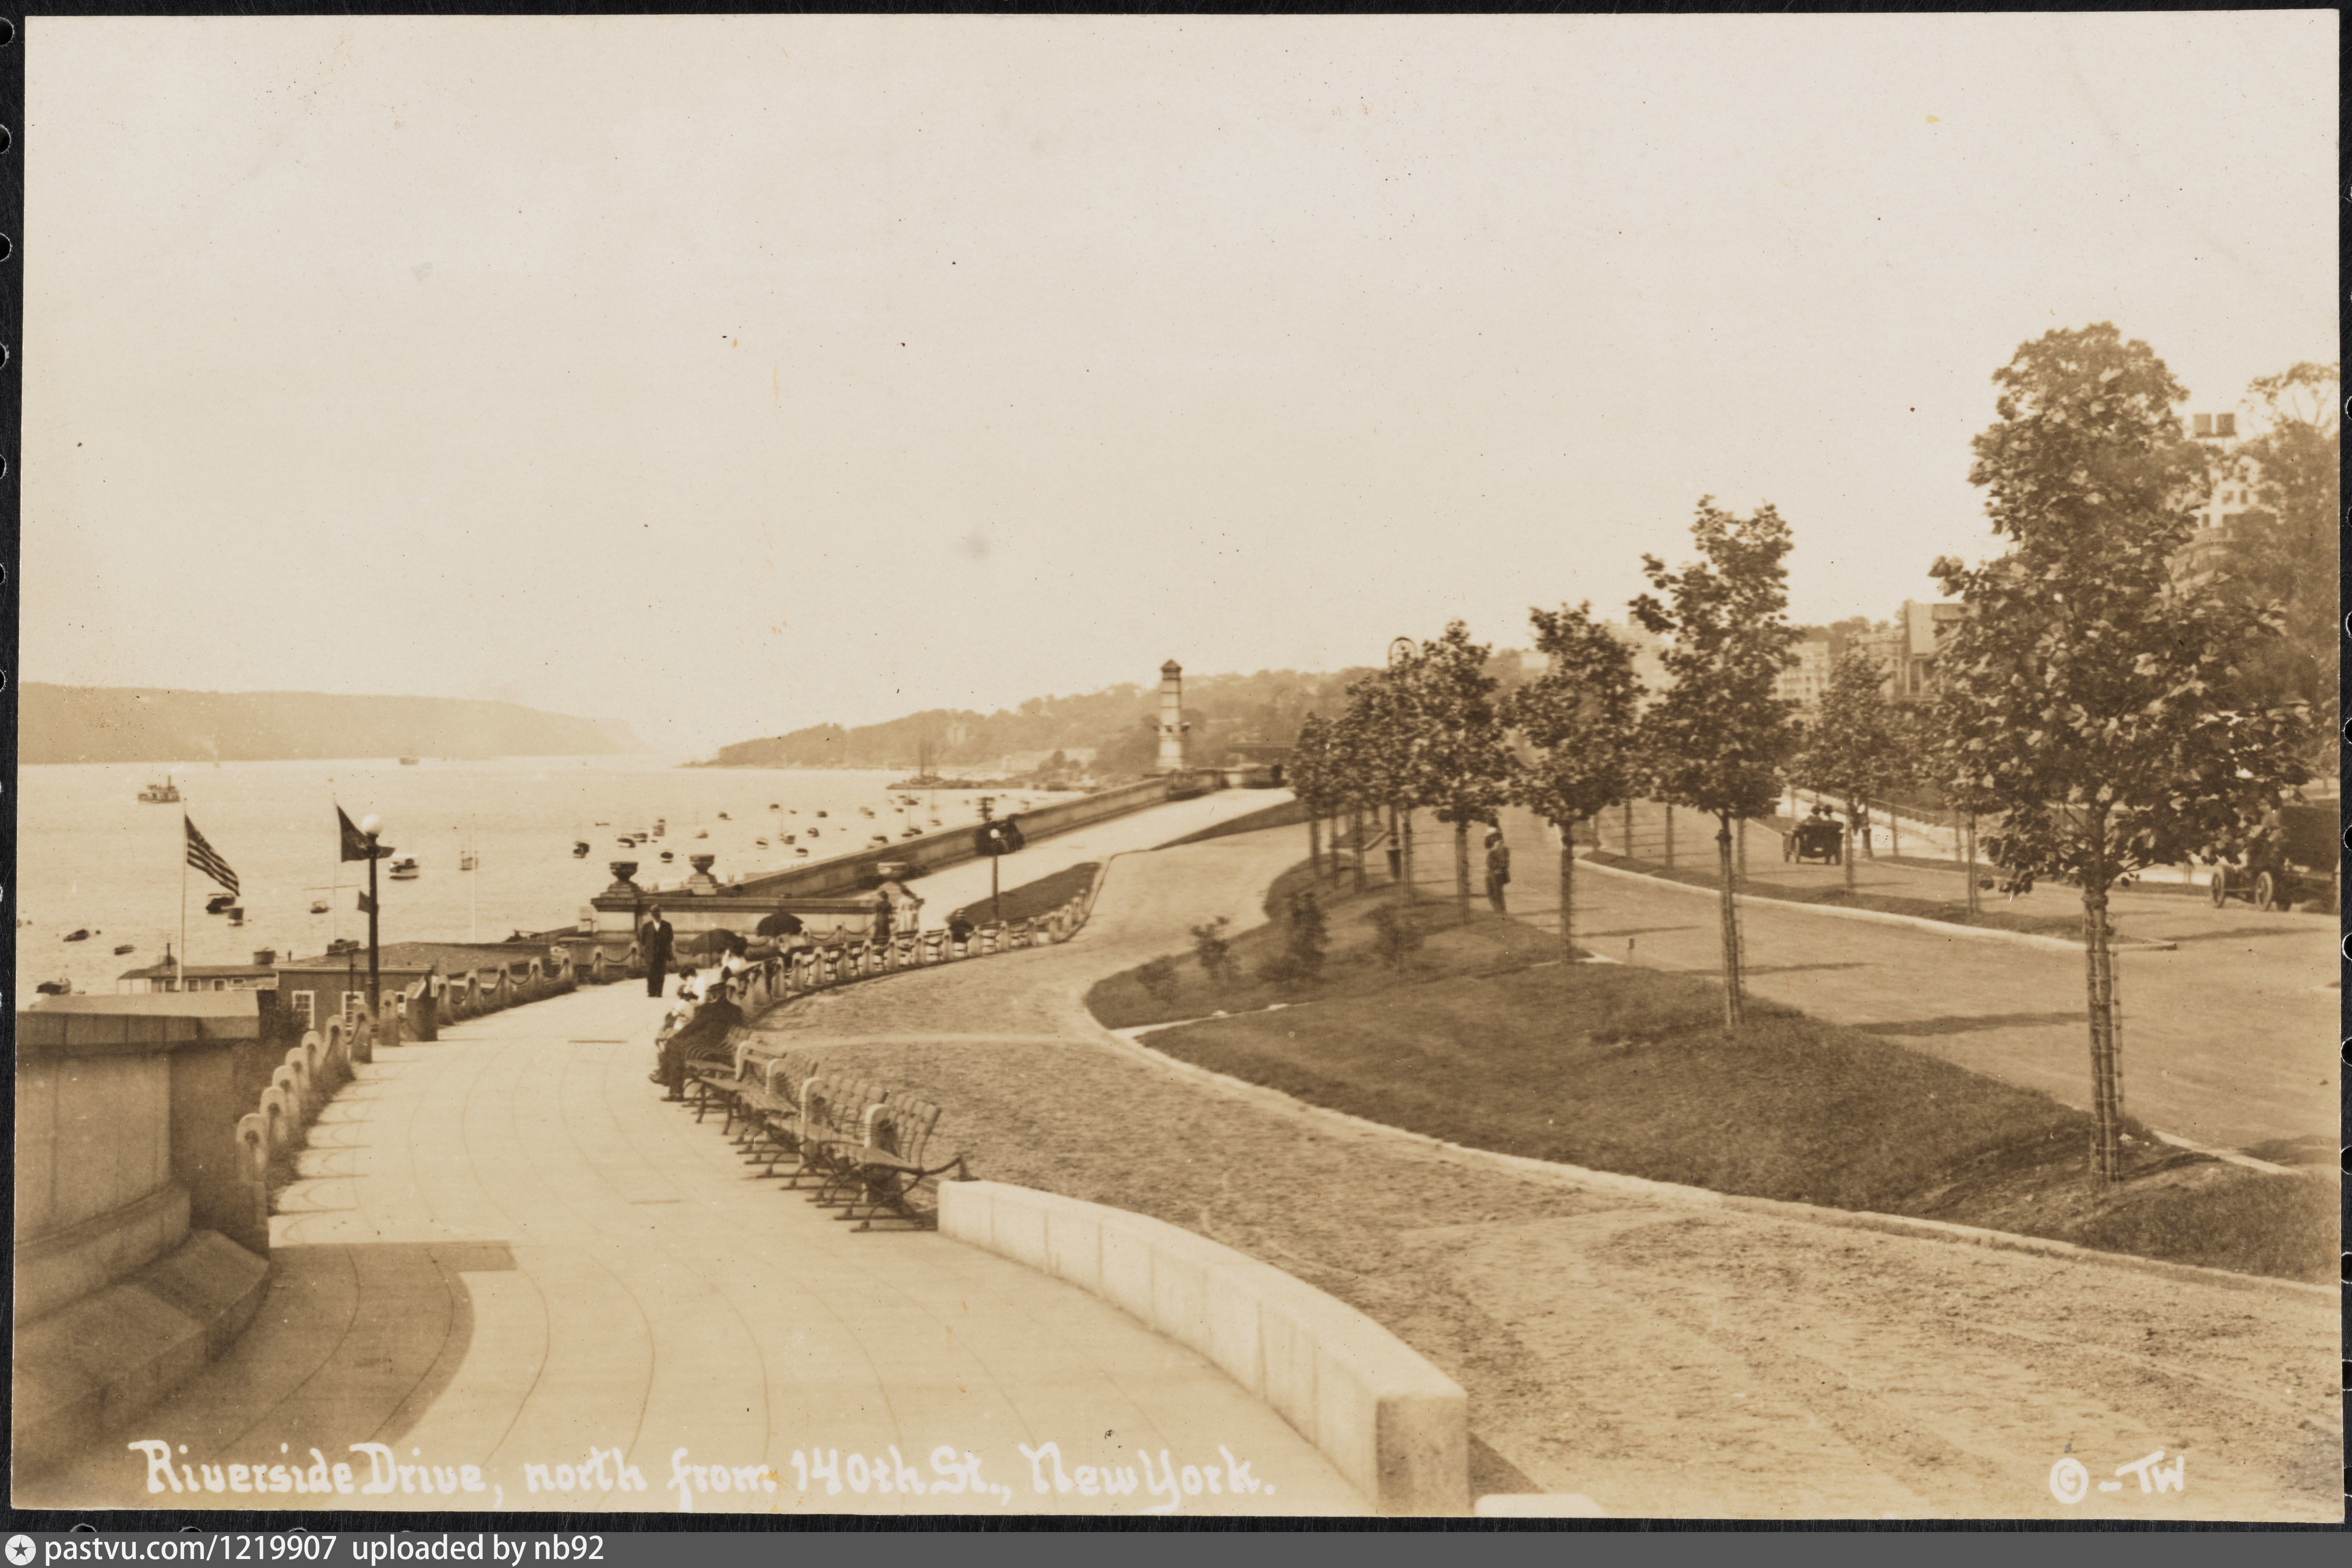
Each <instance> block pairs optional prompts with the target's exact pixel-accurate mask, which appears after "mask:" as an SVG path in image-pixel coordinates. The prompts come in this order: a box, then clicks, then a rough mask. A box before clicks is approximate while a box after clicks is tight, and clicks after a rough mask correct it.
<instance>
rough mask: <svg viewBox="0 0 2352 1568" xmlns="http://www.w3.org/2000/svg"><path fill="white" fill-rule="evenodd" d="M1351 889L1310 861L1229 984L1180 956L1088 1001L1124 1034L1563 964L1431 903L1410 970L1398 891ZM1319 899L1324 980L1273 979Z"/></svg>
mask: <svg viewBox="0 0 2352 1568" xmlns="http://www.w3.org/2000/svg"><path fill="white" fill-rule="evenodd" d="M1344 887H1345V884H1342V883H1332V882H1323V881H1318V879H1316V878H1315V876H1314V874H1313V873H1312V871H1311V870H1310V869H1309V868H1307V865H1306V864H1305V862H1303V861H1302V862H1301V863H1300V864H1298V865H1297V866H1294V867H1292V868H1290V869H1289V870H1287V871H1285V872H1284V873H1283V874H1282V875H1281V876H1280V877H1279V878H1277V879H1276V880H1275V882H1274V885H1273V887H1271V888H1270V889H1267V892H1266V897H1265V911H1266V914H1267V916H1268V917H1269V918H1270V919H1272V920H1273V921H1274V924H1272V925H1269V926H1261V927H1259V928H1258V929H1256V930H1255V931H1246V932H1244V933H1243V934H1242V935H1241V936H1238V937H1234V938H1232V939H1231V943H1232V948H1233V959H1234V963H1233V966H1232V968H1231V970H1230V971H1229V973H1228V977H1227V978H1226V979H1223V980H1222V981H1221V980H1219V979H1217V978H1214V977H1213V976H1211V975H1210V974H1209V973H1207V972H1206V971H1205V970H1203V969H1202V967H1201V964H1200V962H1199V960H1198V958H1197V957H1196V956H1194V955H1193V954H1191V953H1186V954H1181V955H1171V958H1172V960H1173V961H1172V962H1171V963H1169V964H1168V965H1167V967H1166V968H1165V969H1163V970H1159V971H1154V970H1153V969H1152V966H1150V965H1148V964H1147V965H1144V966H1143V967H1142V968H1140V969H1131V970H1129V971H1127V972H1126V973H1122V974H1116V975H1113V976H1112V977H1111V978H1109V979H1108V980H1106V981H1103V982H1101V983H1100V984H1097V985H1096V986H1095V988H1094V989H1093V990H1092V991H1091V992H1089V993H1088V994H1087V1006H1088V1007H1090V1008H1092V1009H1093V1010H1094V1015H1095V1016H1096V1017H1097V1018H1099V1019H1101V1020H1102V1021H1103V1022H1104V1023H1105V1024H1107V1025H1108V1026H1110V1027H1112V1028H1114V1029H1130V1028H1135V1027H1138V1026H1141V1025H1145V1024H1167V1023H1173V1022H1176V1021H1177V1020H1179V1019H1183V1018H1202V1017H1206V1016H1209V1015H1210V1014H1212V1013H1243V1012H1248V1011H1251V1010H1253V1009H1256V1008H1262V1007H1267V1006H1272V1005H1286V1006H1287V1005H1297V1004H1299V1003H1306V1002H1316V1001H1321V1000H1324V999H1326V998H1329V997H1337V996H1354V997H1362V996H1370V995H1374V994H1380V993H1382V992H1387V991H1391V990H1395V989H1398V988H1400V987H1405V986H1414V985H1423V984H1428V983H1429V982H1430V981H1432V980H1433V979H1438V978H1442V977H1444V976H1447V975H1455V974H1465V973H1474V974H1475V973H1496V972H1500V971H1504V970H1515V969H1524V968H1526V967H1527V966H1528V965H1529V964H1533V963H1542V962H1544V961H1546V960H1549V959H1557V958H1558V957H1559V940H1558V939H1557V938H1555V937H1552V936H1550V935H1548V934H1546V933H1544V932H1542V931H1536V930H1534V929H1533V928H1531V927H1529V926H1526V925H1522V924H1520V923H1519V922H1518V921H1515V920H1512V919H1510V918H1509V917H1507V916H1504V915H1497V914H1495V913H1493V912H1492V911H1491V910H1486V909H1485V908H1483V907H1480V908H1475V909H1474V910H1472V911H1471V915H1470V921H1469V923H1468V924H1466V925H1465V924H1463V923H1462V921H1461V920H1460V918H1459V917H1458V916H1457V915H1456V913H1455V912H1454V905H1453V904H1452V903H1450V902H1439V901H1436V900H1430V899H1427V898H1425V897H1424V898H1423V900H1421V901H1420V902H1418V903H1416V904H1414V905H1413V906H1412V910H1411V912H1410V916H1409V918H1408V922H1407V923H1408V925H1409V928H1410V929H1411V930H1412V931H1413V932H1414V933H1416V934H1417V935H1418V936H1419V937H1420V939H1421V945H1420V946H1419V948H1418V949H1416V950H1415V951H1414V952H1412V953H1411V954H1410V955H1409V956H1408V957H1407V958H1406V960H1405V962H1404V963H1403V964H1402V966H1399V965H1397V964H1395V963H1391V961H1390V960H1389V959H1388V958H1386V957H1384V956H1383V955H1382V953H1381V950H1380V944H1381V926H1380V920H1379V914H1380V911H1381V910H1386V909H1391V908H1393V907H1394V895H1393V893H1392V892H1391V890H1389V889H1385V888H1382V889H1376V890H1374V891H1372V892H1370V893H1365V894H1355V893H1349V892H1345V891H1343V890H1342V889H1344ZM1302 892H1311V893H1313V894H1314V895H1315V898H1316V900H1317V901H1318V904H1319V905H1320V906H1321V908H1322V910H1323V911H1324V919H1325V922H1326V926H1327V929H1328V941H1327V945H1326V949H1325V953H1326V956H1325V959H1324V963H1323V970H1322V974H1321V976H1320V977H1319V978H1318V979H1316V980H1312V981H1307V980H1298V979H1293V980H1288V981H1285V980H1280V979H1270V978H1266V977H1265V971H1266V968H1267V965H1268V963H1269V962H1270V961H1273V960H1275V959H1277V958H1278V957H1279V956H1280V955H1281V954H1282V953H1283V952H1285V950H1286V932H1287V926H1286V923H1285V922H1286V916H1287V912H1288V910H1289V909H1290V900H1291V898H1292V897H1293V895H1295V894H1297V893H1302Z"/></svg>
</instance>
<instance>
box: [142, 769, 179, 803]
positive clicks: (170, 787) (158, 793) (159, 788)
mask: <svg viewBox="0 0 2352 1568" xmlns="http://www.w3.org/2000/svg"><path fill="white" fill-rule="evenodd" d="M139 799H140V800H141V802H142V804H144V805H179V804H180V786H179V785H177V784H173V782H172V780H171V775H169V774H168V773H167V774H165V775H164V778H163V783H162V784H149V785H148V786H147V787H146V788H145V789H142V790H141V791H140V792H139Z"/></svg>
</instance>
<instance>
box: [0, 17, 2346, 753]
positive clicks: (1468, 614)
mask: <svg viewBox="0 0 2352 1568" xmlns="http://www.w3.org/2000/svg"><path fill="white" fill-rule="evenodd" d="M26 49H27V56H26V70H27V88H28V98H29V105H28V110H27V115H26V134H25V138H24V140H25V146H26V155H27V166H26V171H27V172H26V180H27V184H26V232H25V236H24V241H25V244H24V252H25V254H24V264H25V267H26V331H25V344H24V372H25V376H26V405H25V446H24V474H23V496H24V513H23V515H24V532H23V545H22V575H21V582H22V584H23V595H24V599H23V622H22V624H23V634H22V636H23V645H22V647H21V649H20V659H21V671H22V675H23V678H24V679H32V680H47V681H58V682H66V683H73V684H91V685H147V686H169V687H179V688H186V689H203V690H260V689H303V690H323V691H341V692H396V693H403V694H423V695H439V696H451V697H477V698H485V697H486V698H500V699H506V700H514V701H520V702H525V703H528V704H530V705H531V706H534V707H540V708H545V709H550V710H556V711H560V712H569V713H579V714H586V715H592V716H596V717H613V718H621V719H625V720H627V721H630V722H631V723H632V724H633V725H635V728H636V730H637V731H638V733H639V734H640V735H642V736H644V737H645V738H646V740H647V741H648V742H651V743H653V744H654V745H656V747H657V748H661V749H666V750H674V751H678V752H702V751H706V750H708V749H709V748H711V747H714V746H716V745H719V744H720V743H724V742H731V741H737V740H743V739H747V738H751V737H753V736H757V735H763V734H775V733H781V732H782V731H786V730H790V729H793V728H797V727H799V726H802V725H805V724H811V723H818V722H825V721H838V722H843V723H853V724H854V723H860V722H870V721H877V720H881V719H886V718H889V717H893V716H896V715H898V714H900V713H904V712H908V711H912V710H919V709H925V708H934V707H959V708H967V707H968V708H977V709H981V710H993V709H996V708H999V707H1007V706H1012V705H1014V704H1016V703H1018V702H1020V701H1021V700H1024V699H1026V698H1029V697H1034V696H1042V695H1047V694H1051V693H1068V692H1078V691H1087V690H1093V689H1098V688H1101V687H1104V686H1108V685H1111V684H1114V683H1117V682H1119V681H1124V680H1132V681H1135V682H1138V683H1139V684H1148V683H1150V681H1151V680H1153V679H1155V676H1156V671H1157V670H1158V668H1159V666H1160V662H1161V661H1162V660H1163V659H1167V658H1176V659H1178V660H1180V661H1181V662H1182V663H1183V664H1184V665H1185V667H1186V668H1189V669H1192V670H1195V671H1200V672H1212V671H1246V670H1255V669H1259V668H1298V669H1335V668H1342V667H1345V666H1348V665H1351V664H1368V663H1374V662H1377V661H1378V660H1379V659H1380V658H1381V654H1382V650H1383V649H1384V647H1385V646H1386V644H1387V643H1388V641H1389V639H1390V638H1391V637H1395V636H1398V635H1400V634H1403V635H1411V636H1414V637H1434V636H1436V635H1437V634H1438V633H1439V632H1440V631H1441V630H1442V628H1443V627H1444V624H1445V622H1447V621H1448V620H1450V619H1454V618H1456V617H1459V618H1462V619H1464V620H1466V621H1467V622H1468V623H1469V624H1470V626H1471V629H1472V631H1473V632H1474V633H1475V635H1477V636H1478V637H1481V638H1482V639H1486V640H1489V641H1492V642H1495V643H1496V644H1497V645H1499V646H1506V647H1511V646H1517V647H1524V646H1526V644H1527V642H1528V630H1527V611H1528V606H1530V605H1557V604H1559V603H1562V602H1573V601H1577V600H1582V599H1590V600H1591V601H1592V602H1593V603H1594V605H1595V606H1596V608H1598V609H1600V610H1601V611H1602V612H1604V613H1606V614H1609V615H1612V616H1620V617H1622V614H1623V605H1624V601H1625V600H1626V599H1627V598H1628V597H1629V596H1631V595H1633V594H1634V593H1636V592H1639V591H1640V589H1641V588H1642V586H1643V584H1642V580H1641V575H1640V558H1641V556H1642V554H1643V552H1654V553H1657V554H1660V555H1663V556H1665V557H1666V558H1668V560H1669V561H1679V560H1681V559H1684V558H1685V557H1686V556H1687V554H1688V553H1689V544H1690V540H1689V534H1688V527H1689V522H1690V519H1691V515H1692V512H1693V510H1694V508H1695V505H1696V502H1697V500H1699V498H1700V497H1702V496H1713V497H1714V498H1716V500H1717V501H1718V502H1719V503H1720V504H1723V505H1727V506H1729V507H1732V508H1734V509H1735V510H1741V511H1746V510H1749V509H1751V508H1753V507H1754V506H1756V505H1758V504H1759V503H1762V502H1765V501H1769V502H1771V503H1772V504H1773V505H1775V506H1777V507H1778V508H1779V510H1780V513H1781V515H1782V516H1783V517H1784V518H1786V519H1787V520H1788V521H1790V525H1791V527H1792V528H1793V530H1794V533H1795V538H1796V547H1795V550H1794V552H1793V554H1792V556H1791V558H1790V611H1791V615H1792V616H1793V617H1794V618H1796V619H1799V620H1801V621H1813V622H1825V621H1829V620H1833V619H1838V618H1842V617H1843V616H1851V615H1856V614H1861V615H1868V616H1873V617H1883V616H1888V615H1891V614H1893V613H1894V611H1895V606H1896V605H1897V604H1898V603H1899V602H1900V601H1901V600H1903V599H1905V598H1906V597H1913V598H1927V597H1930V596H1932V595H1933V593H1934V587H1933V584H1932V583H1931V582H1930V581H1929V580H1928V578H1927V564H1928V563H1929V562H1930V561H1932V560H1933V559H1934V558H1935V557H1937V555H1940V554H1945V553H1956V554H1959V555H1962V556H1965V557H1969V558H1981V557H1982V556H1984V555H1986V554H1988V553H1990V550H1991V539H1990V534H1989V533H1988V531H1987V530H1986V528H1985V524H1984V521H1983V512H1982V505H1981V500H1980V495H1979V492H1978V491H1976V490H1974V489H1971V488H1970V487H1969V484H1968V481H1967V470H1968V464H1969V446H1968V443H1969V437H1971V436H1972V435H1973V434H1974V433H1976V432H1977V431H1979V430H1980V429H1982V428H1983V427H1984V426H1986V425H1988V424H1989V423H1990V422H1991V420H1992V417H1993V406H1992V405H1993V387H1992V385H1991V382H1990V376H1991V374H1992V373H1993V372H1994V371H1995V370H1996V369H1997V368H1998V367H2000V365H2001V364H2002V363H2006V362H2007V360H2008V359H2009V358H2010V356H2011V354H2012V353H2014V352H2015V351H2016V349H2017V347H2018V345H2019V344H2020V343H2021V342H2025V341H2026V340H2028V339H2030V338H2032V337H2034V336H2038V335H2039V334H2041V333H2042V332H2043V331H2050V330H2053V329H2056V328H2073V327H2080V326H2083V325H2084V324H2087V323H2089V322H2092V321H2114V322H2115V323H2116V325H2117V326H2118V327H2120V328H2121V329H2122V330H2123V331H2124V332H2125V333H2126V336H2129V337H2136V338H2140V339H2144V340H2146V341H2147V342H2148V343H2150V344H2151V345H2152V346H2153V347H2154V348H2155V349H2156V350H2157V352H2158V353H2159V354H2161V355H2162V356H2163V357H2164V359H2165V360H2166V361H2167V363H2168V364H2169V365H2170V367H2171V369H2172V371H2173V373H2174V374H2175V375H2176V377H2177V378H2178V379H2179V380H2180V381H2181V382H2183V383H2184V384H2186V385H2187V386H2188V387H2189V390H2190V393H2191V400H2190V402H2189V404H2188V405H2185V406H2184V411H2188V410H2201V409H2215V410H2220V409H2229V408H2234V407H2236V406H2238V405H2239V402H2240V399H2241V398H2242V395H2243V393H2244V389H2245V386H2246V384H2247V383H2248V382H2249V381H2250V380H2252V378H2254V377H2255V376H2258V375H2263V374H2270V373H2273V372H2276V371H2279V370H2283V369H2284V368H2286V367H2287V366H2288V365H2291V364H2293V363H2296V362H2297V361H2301V360H2321V361H2326V360H2331V359H2333V358H2334V357H2335V351H2334V345H2335V343H2336V331H2337V327H2336V304H2335V297H2334V286H2335V282H2336V204H2335V198H2334V188H2333V182H2334V174H2335V169H2336V18H2335V16H2334V14H2333V13H2331V12H2273V13H2253V12H2237V13H2210V14H2201V15H2200V14H2178V13H2176V14H2154V15H2148V14H2142V15H2113V14H2085V15H2075V16H2026V15H2002V16H1917V15H1912V16H1774V17H1726V16H1704V17H1658V16H1641V17H1607V16H1574V17H1513V18H1474V17H1426V18H1395V17H1361V16H1358V17H1321V18H1317V17H1285V18H1264V17H1124V18H1085V17H1068V18H1043V19H1041V18H1006V17H994V18H974V17H941V16H928V17H897V18H893V17H853V18H826V17H809V16H793V17H781V16H780V17H751V18H738V17H698V18H645V17H392V16H383V17H361V18H346V17H330V18H237V17H225V18H201V19H199V18H55V17H35V18H32V19H31V20H30V21H29V22H28V23H27V24H26Z"/></svg>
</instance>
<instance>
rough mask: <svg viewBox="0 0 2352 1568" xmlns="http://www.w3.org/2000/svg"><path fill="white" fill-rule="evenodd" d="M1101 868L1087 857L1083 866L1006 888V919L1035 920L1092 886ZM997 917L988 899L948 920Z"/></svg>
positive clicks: (952, 914) (979, 922) (974, 921)
mask: <svg viewBox="0 0 2352 1568" xmlns="http://www.w3.org/2000/svg"><path fill="white" fill-rule="evenodd" d="M1101 869H1102V863H1101V862H1100V861H1097V860H1088V861H1087V862H1085V863H1084V864H1083V865H1077V866H1072V867H1070V868H1068V869H1066V870H1061V871H1056V872H1055V873H1054V874H1053V875H1052V876H1050V877H1040V878H1038V879H1036V880H1035V881H1034V882H1024V883H1022V884H1021V885H1020V886H1019V887H1017V888H1007V889H1004V898H1003V903H1004V918H1005V919H1006V920H1007V921H1025V920H1032V919H1034V918H1035V917H1036V916H1038V915H1042V914H1044V913H1045V911H1046V910H1055V909H1059V908H1061V907H1062V906H1063V905H1064V904H1066V903H1068V902H1069V901H1070V900H1072V899H1075V898H1076V897H1077V896H1078V895H1079V894H1081V893H1083V892H1085V891H1086V890H1087V889H1089V888H1091V887H1093V886H1094V885H1095V873H1096V872H1097V871H1099V870H1101ZM995 918H996V917H995V913H994V905H993V904H992V903H991V901H990V900H987V899H981V900H975V901H974V902H971V903H969V904H966V905H964V906H963V907H962V908H961V909H960V910H953V911H952V912H950V914H949V916H948V919H949V920H951V921H953V920H966V921H971V923H972V924H974V925H982V924H985V923H986V922H987V921H991V920H993V919H995Z"/></svg>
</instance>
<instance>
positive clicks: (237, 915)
mask: <svg viewBox="0 0 2352 1568" xmlns="http://www.w3.org/2000/svg"><path fill="white" fill-rule="evenodd" d="M227 913H228V923H229V924H231V925H233V926H241V925H243V924H244V923H245V911H244V910H241V909H238V908H236V907H235V906H234V905H232V906H231V907H230V908H229V910H228V911H227Z"/></svg>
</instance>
